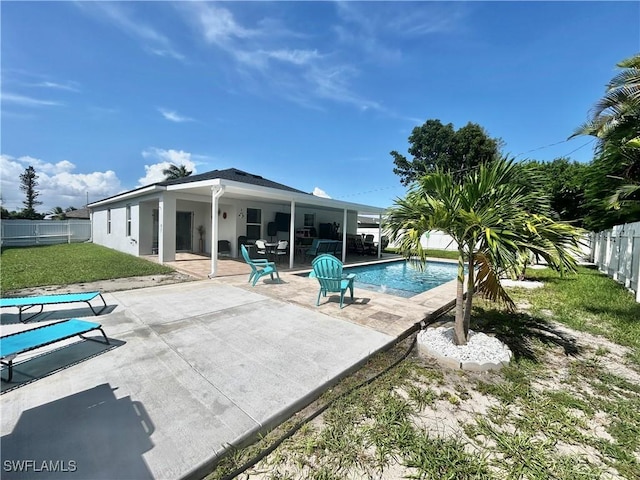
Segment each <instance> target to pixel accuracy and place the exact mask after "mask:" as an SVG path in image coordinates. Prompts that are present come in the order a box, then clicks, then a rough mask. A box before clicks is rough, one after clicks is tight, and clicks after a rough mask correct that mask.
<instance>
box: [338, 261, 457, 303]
mask: <svg viewBox="0 0 640 480" xmlns="http://www.w3.org/2000/svg"><path fill="white" fill-rule="evenodd" d="M344 272H345V273H355V274H356V275H357V276H356V280H355V286H356V287H358V288H364V289H366V290H373V291H375V292H382V293H387V294H390V295H396V296H399V297H407V298H408V297H413V296H414V295H417V294H419V293H422V292H426V291H427V290H431V289H432V288H434V287H437V286H440V285H442V284H443V283H447V282H449V281H451V280H455V278H456V274H457V272H458V264H457V263H445V262H431V261H430V262H427V264H426V266H425V269H424V271H422V272H420V271H418V270H416V269H415V268H413V267H412V266H411V265H410V264H409V263H407V262H405V261H404V260H403V261H400V262H390V263H379V264H374V265H363V266H360V267H348V268H345V269H344Z"/></svg>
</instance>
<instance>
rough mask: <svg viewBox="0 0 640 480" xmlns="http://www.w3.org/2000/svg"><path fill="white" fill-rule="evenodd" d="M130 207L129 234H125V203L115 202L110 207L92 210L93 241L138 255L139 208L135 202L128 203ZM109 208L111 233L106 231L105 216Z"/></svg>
mask: <svg viewBox="0 0 640 480" xmlns="http://www.w3.org/2000/svg"><path fill="white" fill-rule="evenodd" d="M129 205H130V207H131V236H127V230H126V229H127V203H124V202H122V203H117V204H114V205H112V206H111V208H110V209H107V208H104V209H95V210H94V211H93V243H97V244H98V245H104V246H105V247H109V248H113V249H114V250H119V251H121V252H125V253H129V254H131V255H136V256H138V255H139V254H140V247H139V243H138V238H139V208H138V204H137V203H129ZM109 210H111V233H107V216H108V211H109Z"/></svg>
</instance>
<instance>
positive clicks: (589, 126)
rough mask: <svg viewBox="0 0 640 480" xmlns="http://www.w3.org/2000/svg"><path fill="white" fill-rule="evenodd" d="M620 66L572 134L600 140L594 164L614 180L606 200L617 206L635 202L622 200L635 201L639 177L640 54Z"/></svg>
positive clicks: (596, 179) (598, 180)
mask: <svg viewBox="0 0 640 480" xmlns="http://www.w3.org/2000/svg"><path fill="white" fill-rule="evenodd" d="M617 66H618V67H619V68H621V69H622V70H621V71H620V72H619V73H618V74H617V75H616V76H615V77H613V78H612V79H611V81H610V82H609V83H608V84H607V89H606V92H605V95H604V97H603V98H602V99H601V100H600V101H598V102H597V103H596V105H595V106H594V108H593V111H592V115H591V118H590V119H589V120H588V121H587V122H586V123H584V124H583V125H581V126H580V127H578V129H576V131H575V132H574V133H573V135H572V136H571V137H570V138H572V137H575V136H577V135H591V136H594V137H596V138H597V139H598V144H597V147H596V155H597V157H598V158H597V159H596V160H597V161H596V162H595V165H596V166H598V169H603V174H604V175H606V176H607V177H609V178H610V179H615V181H614V182H613V185H617V188H616V191H615V193H614V194H613V195H612V196H611V197H610V198H609V199H608V201H607V202H606V203H607V206H608V207H609V208H615V209H619V208H620V206H621V205H625V204H626V205H629V204H632V203H633V202H629V201H626V202H620V201H619V200H620V199H624V198H626V199H627V200H633V194H634V193H635V194H637V192H638V187H637V183H638V181H639V180H640V54H636V55H634V56H632V57H630V58H627V59H626V60H623V61H622V62H620V63H618V65H617ZM607 165H610V166H611V167H607ZM610 168H613V170H609V169H610ZM601 176H602V174H601V175H600V178H598V176H596V178H595V179H594V181H595V182H596V183H600V182H601V181H602V178H601ZM614 188H615V187H614ZM600 198H601V197H600ZM635 200H637V198H636V199H635ZM636 203H637V202H636Z"/></svg>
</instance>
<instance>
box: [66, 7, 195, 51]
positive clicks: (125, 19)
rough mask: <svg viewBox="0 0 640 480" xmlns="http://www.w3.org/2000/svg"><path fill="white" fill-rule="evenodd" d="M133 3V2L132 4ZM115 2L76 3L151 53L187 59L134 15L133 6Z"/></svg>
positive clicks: (163, 36) (164, 37)
mask: <svg viewBox="0 0 640 480" xmlns="http://www.w3.org/2000/svg"><path fill="white" fill-rule="evenodd" d="M132 3H133V2H132ZM123 4H124V2H122V3H113V2H76V3H75V5H76V6H77V7H78V8H80V9H81V10H83V11H85V12H86V13H89V14H93V15H96V16H98V17H100V19H103V20H104V19H106V20H108V21H110V22H112V23H113V24H115V25H116V26H117V27H118V28H120V29H121V30H122V31H124V32H125V33H126V34H128V35H130V36H132V37H134V38H137V39H139V40H141V41H142V42H143V48H144V50H146V51H147V52H149V53H152V54H154V55H159V56H163V57H172V58H175V59H177V60H184V59H185V57H184V55H182V54H181V53H180V52H178V51H176V50H175V49H174V48H173V45H172V43H171V41H170V40H169V38H168V37H166V36H165V35H163V34H162V33H160V32H158V31H157V30H156V29H154V28H153V27H151V26H150V25H148V24H146V23H145V22H144V21H142V20H140V19H139V18H135V17H134V15H133V13H132V7H131V6H130V5H131V4H127V5H123Z"/></svg>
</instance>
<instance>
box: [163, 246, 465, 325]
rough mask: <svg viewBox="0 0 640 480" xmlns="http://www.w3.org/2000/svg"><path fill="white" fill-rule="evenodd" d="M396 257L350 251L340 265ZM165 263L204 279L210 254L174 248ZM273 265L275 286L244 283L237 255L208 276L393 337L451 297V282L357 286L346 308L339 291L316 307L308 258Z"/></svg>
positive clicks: (244, 269) (434, 312) (267, 282)
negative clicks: (404, 289) (390, 289)
mask: <svg viewBox="0 0 640 480" xmlns="http://www.w3.org/2000/svg"><path fill="white" fill-rule="evenodd" d="M401 259H402V257H401V256H400V255H393V254H384V256H383V258H381V259H378V258H376V257H372V256H362V255H353V256H349V257H348V258H347V262H348V263H346V264H345V265H346V266H362V265H369V264H374V263H380V262H395V261H398V260H401ZM427 261H434V262H445V263H456V262H455V261H452V260H447V259H441V258H429V259H427ZM168 265H170V266H171V267H172V268H175V269H176V270H178V271H181V272H183V273H187V274H189V275H192V276H194V277H196V278H203V279H204V278H207V275H208V273H209V272H210V271H211V268H210V266H211V259H210V258H203V257H202V256H196V255H193V254H178V260H177V261H175V262H170V263H168ZM278 270H279V271H280V277H281V280H282V282H281V284H279V285H278V286H277V288H274V286H273V285H272V283H271V279H269V278H268V277H266V279H265V278H264V277H263V278H262V279H261V280H262V281H261V282H259V283H258V284H257V285H256V286H255V287H251V286H250V285H248V284H247V278H248V276H249V273H250V272H251V270H250V268H249V267H248V265H247V264H246V263H245V262H243V261H240V260H237V259H219V260H218V276H217V277H214V278H212V279H211V281H212V282H214V283H223V284H227V285H234V286H237V287H240V288H246V289H249V290H251V291H255V292H258V293H261V294H263V295H266V296H269V297H272V298H275V299H279V300H283V301H285V302H288V303H292V304H297V305H300V306H304V307H307V308H309V307H311V308H314V309H316V310H317V311H319V312H322V313H325V314H327V315H330V316H332V317H335V318H340V319H343V320H347V321H349V322H352V323H355V324H358V325H362V326H365V327H368V328H372V329H374V330H377V331H378V332H381V333H386V334H388V335H392V336H394V337H400V336H402V335H404V334H406V333H407V332H408V331H410V330H412V329H414V328H416V325H417V324H420V322H423V321H425V320H426V319H428V318H429V317H433V316H436V315H438V314H439V313H441V312H442V311H446V310H448V309H450V308H451V307H452V306H453V304H454V302H455V298H456V290H455V282H448V283H446V284H444V285H441V286H439V287H436V288H433V289H431V290H428V291H426V292H424V293H421V294H418V295H414V296H413V297H410V298H403V297H397V296H393V295H387V294H384V293H378V292H374V291H369V290H364V289H360V288H356V289H355V301H354V303H353V304H351V303H350V299H349V298H348V295H347V296H345V308H343V309H340V305H339V302H340V298H339V296H338V295H332V296H328V297H327V298H321V299H320V305H319V306H318V307H316V306H315V300H316V298H317V295H318V283H317V282H316V281H314V280H310V279H309V278H305V277H303V276H300V275H299V274H300V273H305V272H309V271H310V270H311V265H310V264H308V263H296V264H295V265H294V268H293V269H289V268H287V267H286V265H284V264H278ZM349 306H350V307H349Z"/></svg>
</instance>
